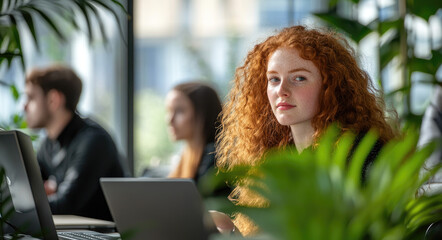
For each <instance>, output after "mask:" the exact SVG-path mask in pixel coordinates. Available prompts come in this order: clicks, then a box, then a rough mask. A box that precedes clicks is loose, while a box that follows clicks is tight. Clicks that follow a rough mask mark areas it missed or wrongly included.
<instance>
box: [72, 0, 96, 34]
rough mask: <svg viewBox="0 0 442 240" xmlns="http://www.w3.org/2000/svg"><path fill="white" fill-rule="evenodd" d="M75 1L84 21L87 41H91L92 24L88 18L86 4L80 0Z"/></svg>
mask: <svg viewBox="0 0 442 240" xmlns="http://www.w3.org/2000/svg"><path fill="white" fill-rule="evenodd" d="M75 3H76V4H77V7H78V9H80V12H81V13H82V17H83V18H84V20H85V21H86V26H87V32H88V38H89V41H92V39H93V32H92V25H91V20H90V19H89V18H90V16H89V13H88V9H87V6H86V4H85V2H84V1H81V0H75Z"/></svg>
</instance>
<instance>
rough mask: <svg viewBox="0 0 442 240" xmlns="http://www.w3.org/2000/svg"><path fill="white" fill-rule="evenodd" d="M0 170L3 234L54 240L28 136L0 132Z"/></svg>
mask: <svg viewBox="0 0 442 240" xmlns="http://www.w3.org/2000/svg"><path fill="white" fill-rule="evenodd" d="M0 167H2V168H3V169H4V171H5V174H4V176H3V179H2V180H3V181H1V182H2V185H1V189H0V191H1V192H0V193H1V194H0V201H1V202H0V203H1V205H2V206H3V207H2V210H1V212H0V218H2V219H1V221H2V222H3V231H4V233H7V234H11V233H22V234H26V235H31V236H35V237H40V238H44V239H58V238H57V234H56V231H55V227H54V222H53V220H52V214H51V210H50V208H49V203H48V200H47V197H46V194H45V191H44V188H43V181H42V178H41V173H40V168H39V166H38V163H37V160H36V157H35V153H34V149H33V146H32V142H31V140H30V137H29V136H28V135H26V134H24V133H22V132H20V131H16V130H13V131H0ZM8 210H11V212H10V213H11V215H9V214H7V213H8Z"/></svg>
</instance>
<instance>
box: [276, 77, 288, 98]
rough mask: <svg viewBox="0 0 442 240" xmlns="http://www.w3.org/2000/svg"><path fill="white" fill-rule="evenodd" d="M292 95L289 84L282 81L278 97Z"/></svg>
mask: <svg viewBox="0 0 442 240" xmlns="http://www.w3.org/2000/svg"><path fill="white" fill-rule="evenodd" d="M289 95H290V90H289V86H288V84H287V82H286V81H285V80H281V82H280V84H279V88H278V96H281V97H288V96H289Z"/></svg>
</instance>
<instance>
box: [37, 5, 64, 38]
mask: <svg viewBox="0 0 442 240" xmlns="http://www.w3.org/2000/svg"><path fill="white" fill-rule="evenodd" d="M28 7H29V8H30V9H32V10H34V11H35V12H36V13H37V14H38V15H39V16H40V17H41V18H42V19H43V20H44V22H46V23H47V24H48V26H49V28H50V29H51V30H52V31H53V32H54V33H55V34H56V35H57V37H58V38H59V39H60V40H61V41H62V42H65V41H66V37H65V35H64V34H63V33H62V32H61V31H60V29H59V27H58V26H57V25H56V24H55V23H54V21H53V19H52V18H51V17H49V15H48V14H47V13H45V12H44V11H42V10H41V9H39V8H37V7H35V6H28Z"/></svg>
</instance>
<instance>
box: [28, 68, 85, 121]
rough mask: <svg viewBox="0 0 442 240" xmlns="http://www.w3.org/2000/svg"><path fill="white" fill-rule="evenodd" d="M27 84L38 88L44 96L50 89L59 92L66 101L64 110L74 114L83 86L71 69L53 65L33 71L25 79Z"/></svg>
mask: <svg viewBox="0 0 442 240" xmlns="http://www.w3.org/2000/svg"><path fill="white" fill-rule="evenodd" d="M28 83H31V84H35V85H38V86H40V87H41V88H42V89H43V92H44V94H45V95H46V94H47V93H48V92H49V91H50V90H52V89H54V90H57V91H59V92H61V93H62V94H63V95H64V97H65V99H66V105H65V107H66V109H67V110H69V111H72V112H75V110H76V108H77V104H78V101H79V99H80V95H81V90H82V87H83V86H82V83H81V80H80V78H79V77H78V76H77V74H76V73H75V72H74V71H73V70H72V69H71V68H69V67H66V66H62V65H54V66H50V67H47V68H37V69H34V70H32V71H31V72H30V73H29V75H28V76H27V77H26V84H28Z"/></svg>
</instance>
